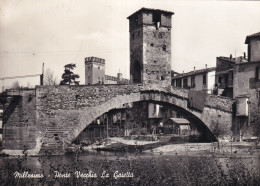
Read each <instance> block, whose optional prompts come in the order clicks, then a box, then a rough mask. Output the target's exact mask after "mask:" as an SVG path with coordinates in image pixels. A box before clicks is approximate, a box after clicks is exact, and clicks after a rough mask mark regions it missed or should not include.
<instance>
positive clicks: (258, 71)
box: [255, 67, 260, 79]
mask: <svg viewBox="0 0 260 186" xmlns="http://www.w3.org/2000/svg"><path fill="white" fill-rule="evenodd" d="M255 79H260V70H259V67H256V68H255Z"/></svg>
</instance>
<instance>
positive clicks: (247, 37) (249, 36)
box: [245, 32, 260, 44]
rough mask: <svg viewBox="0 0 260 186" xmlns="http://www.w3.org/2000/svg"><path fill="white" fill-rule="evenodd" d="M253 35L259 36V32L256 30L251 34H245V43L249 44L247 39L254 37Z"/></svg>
mask: <svg viewBox="0 0 260 186" xmlns="http://www.w3.org/2000/svg"><path fill="white" fill-rule="evenodd" d="M254 37H260V32H257V33H254V34H251V35H248V36H246V41H245V44H249V40H250V39H251V38H254Z"/></svg>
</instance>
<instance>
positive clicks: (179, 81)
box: [176, 78, 181, 87]
mask: <svg viewBox="0 0 260 186" xmlns="http://www.w3.org/2000/svg"><path fill="white" fill-rule="evenodd" d="M176 87H181V78H179V79H176Z"/></svg>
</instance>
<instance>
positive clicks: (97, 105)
mask: <svg viewBox="0 0 260 186" xmlns="http://www.w3.org/2000/svg"><path fill="white" fill-rule="evenodd" d="M65 92H66V94H65ZM187 97H188V92H187V91H186V90H178V89H172V90H171V91H167V90H165V89H164V88H162V87H161V88H160V87H158V88H157V89H153V87H150V86H139V85H102V86H101V85H100V86H56V87H55V86H38V87H37V88H36V108H37V109H36V116H37V124H38V126H39V127H40V130H41V131H43V133H42V134H43V135H42V138H43V140H42V141H43V148H42V152H43V151H51V152H52V153H56V154H60V153H62V151H63V150H65V148H67V147H68V145H69V144H70V143H71V142H72V141H73V140H74V139H75V138H76V137H77V135H78V134H79V133H80V132H81V131H82V130H83V129H84V128H85V127H86V126H87V125H89V124H90V123H91V122H92V121H93V120H95V119H96V118H97V117H99V116H100V115H102V114H103V113H105V112H108V111H109V110H111V109H113V108H121V107H122V105H123V104H126V103H131V102H138V101H152V102H155V103H164V104H168V105H172V106H175V107H177V108H179V109H181V110H183V112H184V114H186V115H189V119H190V120H193V121H194V122H195V123H198V125H199V127H200V129H201V130H202V131H203V132H204V133H207V132H208V129H207V127H205V124H206V125H207V126H208V127H211V124H212V122H213V121H214V122H215V121H218V122H219V123H221V124H222V125H226V128H229V129H231V127H232V126H231V125H232V113H231V112H232V109H231V107H230V106H227V105H229V104H231V103H232V101H230V100H229V99H223V98H222V97H216V99H214V98H213V97H210V98H209V99H208V100H207V103H206V106H207V108H206V109H205V111H203V113H201V112H198V111H196V110H193V109H192V108H188V106H187V105H188V104H187V102H188V99H187ZM222 99H223V100H224V101H223V100H222ZM219 115H220V116H219ZM204 123H205V124H204ZM228 132H230V130H228Z"/></svg>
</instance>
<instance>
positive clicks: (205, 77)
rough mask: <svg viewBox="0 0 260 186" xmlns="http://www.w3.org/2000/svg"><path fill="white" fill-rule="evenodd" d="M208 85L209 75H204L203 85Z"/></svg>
mask: <svg viewBox="0 0 260 186" xmlns="http://www.w3.org/2000/svg"><path fill="white" fill-rule="evenodd" d="M206 84H207V75H206V74H203V85H206Z"/></svg>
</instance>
